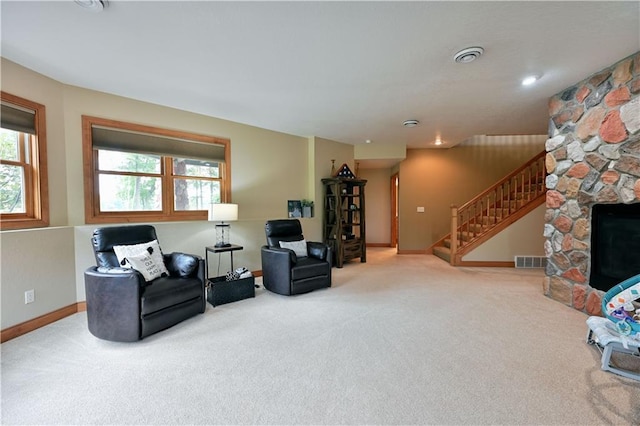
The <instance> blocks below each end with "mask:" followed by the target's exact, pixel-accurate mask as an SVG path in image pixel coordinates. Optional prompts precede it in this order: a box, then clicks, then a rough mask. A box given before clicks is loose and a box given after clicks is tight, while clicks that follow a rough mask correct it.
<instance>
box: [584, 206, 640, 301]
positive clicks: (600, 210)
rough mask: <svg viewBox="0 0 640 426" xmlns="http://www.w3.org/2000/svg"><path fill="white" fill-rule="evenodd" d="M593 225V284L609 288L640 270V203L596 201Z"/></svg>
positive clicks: (590, 282) (591, 283)
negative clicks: (602, 202) (600, 202)
mask: <svg viewBox="0 0 640 426" xmlns="http://www.w3.org/2000/svg"><path fill="white" fill-rule="evenodd" d="M591 225H592V226H591V275H590V277H589V285H590V286H591V287H593V288H596V289H598V290H602V291H607V290H609V289H610V288H611V287H613V286H614V285H616V284H618V283H620V282H621V281H624V280H626V279H627V278H630V277H632V276H634V275H638V274H640V203H637V204H596V205H594V206H593V209H592V220H591Z"/></svg>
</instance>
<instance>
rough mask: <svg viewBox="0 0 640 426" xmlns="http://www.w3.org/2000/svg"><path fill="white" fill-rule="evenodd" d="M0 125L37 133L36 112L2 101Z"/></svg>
mask: <svg viewBox="0 0 640 426" xmlns="http://www.w3.org/2000/svg"><path fill="white" fill-rule="evenodd" d="M0 127H2V128H3V129H9V130H14V131H16V132H24V133H30V134H32V135H35V134H36V112H35V111H33V110H30V109H27V108H23V107H19V106H16V105H10V104H7V103H4V102H2V104H1V105H0Z"/></svg>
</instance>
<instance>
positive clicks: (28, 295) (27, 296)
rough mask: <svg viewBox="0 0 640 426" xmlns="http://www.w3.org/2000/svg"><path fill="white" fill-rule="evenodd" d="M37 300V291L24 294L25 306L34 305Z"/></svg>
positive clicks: (28, 291)
mask: <svg viewBox="0 0 640 426" xmlns="http://www.w3.org/2000/svg"><path fill="white" fill-rule="evenodd" d="M35 300H36V292H35V290H27V291H25V292H24V304H25V305H26V304H27V303H33V302H34V301H35Z"/></svg>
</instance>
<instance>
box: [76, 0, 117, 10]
mask: <svg viewBox="0 0 640 426" xmlns="http://www.w3.org/2000/svg"><path fill="white" fill-rule="evenodd" d="M75 2H76V4H77V5H78V6H81V7H84V8H85V9H87V10H90V11H92V12H102V11H103V10H104V9H105V8H106V7H107V6H109V1H108V0H75Z"/></svg>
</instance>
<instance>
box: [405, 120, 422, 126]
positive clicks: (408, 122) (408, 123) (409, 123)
mask: <svg viewBox="0 0 640 426" xmlns="http://www.w3.org/2000/svg"><path fill="white" fill-rule="evenodd" d="M418 124H420V122H419V121H418V120H406V121H405V122H404V123H402V125H403V126H404V127H416V126H417V125H418Z"/></svg>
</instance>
